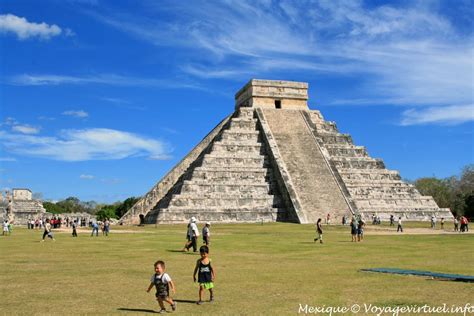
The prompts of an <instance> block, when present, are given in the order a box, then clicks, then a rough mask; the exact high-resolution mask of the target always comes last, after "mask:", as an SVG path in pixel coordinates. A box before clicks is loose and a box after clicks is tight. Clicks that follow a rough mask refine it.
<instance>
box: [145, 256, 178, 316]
mask: <svg viewBox="0 0 474 316" xmlns="http://www.w3.org/2000/svg"><path fill="white" fill-rule="evenodd" d="M154 266H155V274H153V275H152V276H151V279H150V285H149V286H148V289H147V290H146V291H147V293H149V292H150V290H151V289H152V288H153V286H154V287H155V288H156V294H155V296H156V300H157V301H158V304H160V308H161V309H160V312H159V313H160V314H163V313H166V308H165V304H164V303H163V302H166V303H168V304H170V305H171V309H172V310H173V311H175V310H176V302H173V299H172V298H171V297H170V295H169V292H170V288H171V291H173V294H174V293H175V292H176V288H175V286H174V283H173V281H172V280H171V277H170V276H169V275H168V273H165V263H164V262H163V261H161V260H158V261H157V262H155V265H154Z"/></svg>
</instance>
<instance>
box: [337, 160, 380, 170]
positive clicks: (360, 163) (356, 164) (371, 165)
mask: <svg viewBox="0 0 474 316" xmlns="http://www.w3.org/2000/svg"><path fill="white" fill-rule="evenodd" d="M331 162H332V163H333V164H334V166H336V168H337V169H340V168H351V169H366V170H372V169H385V164H384V163H383V161H382V160H380V159H373V158H369V157H364V158H352V159H346V158H340V157H333V158H331Z"/></svg>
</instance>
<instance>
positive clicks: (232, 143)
mask: <svg viewBox="0 0 474 316" xmlns="http://www.w3.org/2000/svg"><path fill="white" fill-rule="evenodd" d="M307 90H308V84H307V83H302V82H290V81H272V80H251V81H250V82H249V83H248V84H247V85H245V86H244V87H243V88H242V89H241V90H240V91H239V92H238V93H237V94H236V96H235V100H236V106H235V112H234V113H233V114H231V115H230V116H228V117H227V118H225V119H224V120H223V121H222V122H220V123H219V124H218V125H217V126H216V127H215V128H214V129H213V130H212V131H211V132H210V133H209V134H208V135H207V136H206V137H204V139H203V140H202V141H201V142H200V143H199V144H198V145H197V146H196V147H195V148H194V149H193V150H192V151H191V152H190V153H189V154H188V155H187V156H186V157H184V158H183V160H181V161H180V162H179V163H178V164H177V165H176V166H175V167H174V168H173V169H172V170H171V171H170V172H169V173H168V174H166V175H165V176H164V177H163V178H162V179H161V180H160V181H159V182H158V183H157V184H156V185H155V186H154V187H153V188H152V189H151V190H150V191H149V192H148V193H147V194H145V195H144V196H143V197H142V198H141V199H140V200H139V201H138V202H137V203H136V204H135V205H134V206H133V207H132V208H131V209H130V210H129V211H128V212H127V213H126V214H125V215H124V216H123V217H122V218H121V221H122V222H123V223H124V224H143V223H147V224H155V223H181V222H187V221H188V220H189V219H190V218H191V217H192V216H194V217H196V218H197V219H198V220H200V221H213V222H259V221H266V222H269V221H287V222H295V223H314V222H316V220H317V219H318V218H325V217H326V215H327V214H331V216H332V219H333V220H336V221H337V222H339V221H340V218H342V216H349V217H350V216H351V215H355V214H358V215H361V216H362V217H364V218H367V219H368V218H371V217H372V215H373V214H377V215H378V216H380V217H381V218H382V219H388V218H389V217H390V215H394V216H397V217H398V216H401V217H402V218H404V219H409V220H427V219H429V218H430V217H431V216H432V215H435V216H437V217H445V218H451V217H452V215H451V212H450V211H449V209H440V208H439V207H438V206H437V205H436V203H435V201H434V200H433V198H432V197H430V196H422V195H421V194H420V193H419V192H418V191H417V190H416V189H415V188H414V187H413V186H412V185H411V184H408V183H405V182H403V181H402V180H401V177H400V175H399V173H398V172H397V171H392V170H387V169H386V168H385V165H384V163H383V161H382V160H380V159H374V158H371V157H370V156H369V155H368V153H367V151H366V149H365V148H364V147H362V146H356V145H354V144H353V142H352V138H351V137H350V135H348V134H341V133H339V132H338V130H337V127H336V124H335V123H334V122H327V121H325V120H324V118H323V117H322V115H321V113H320V112H319V111H315V110H310V109H309V108H308V105H307V99H308V94H307Z"/></svg>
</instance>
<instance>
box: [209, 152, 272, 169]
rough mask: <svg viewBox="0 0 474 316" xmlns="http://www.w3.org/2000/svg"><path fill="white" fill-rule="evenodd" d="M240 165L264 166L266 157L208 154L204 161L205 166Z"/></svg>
mask: <svg viewBox="0 0 474 316" xmlns="http://www.w3.org/2000/svg"><path fill="white" fill-rule="evenodd" d="M229 165H231V166H238V167H245V166H248V167H250V168H257V167H264V166H266V161H265V159H264V157H262V156H260V157H258V158H252V157H250V158H244V157H225V156H212V155H206V157H205V158H204V160H203V162H202V166H203V167H208V166H229Z"/></svg>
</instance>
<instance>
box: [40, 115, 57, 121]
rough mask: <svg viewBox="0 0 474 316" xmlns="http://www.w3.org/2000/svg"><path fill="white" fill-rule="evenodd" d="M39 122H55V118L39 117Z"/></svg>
mask: <svg viewBox="0 0 474 316" xmlns="http://www.w3.org/2000/svg"><path fill="white" fill-rule="evenodd" d="M38 120H41V121H54V120H55V118H54V117H50V116H38Z"/></svg>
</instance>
